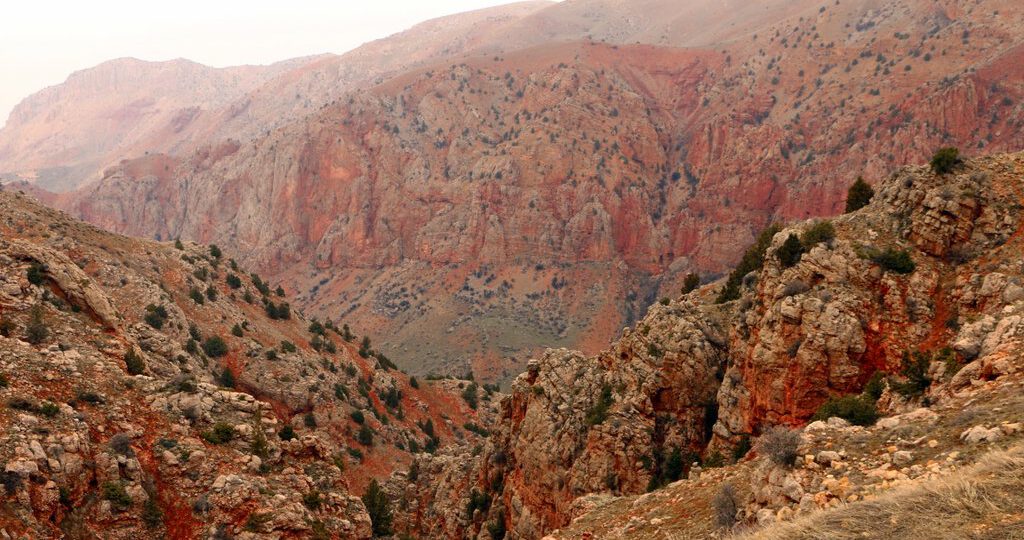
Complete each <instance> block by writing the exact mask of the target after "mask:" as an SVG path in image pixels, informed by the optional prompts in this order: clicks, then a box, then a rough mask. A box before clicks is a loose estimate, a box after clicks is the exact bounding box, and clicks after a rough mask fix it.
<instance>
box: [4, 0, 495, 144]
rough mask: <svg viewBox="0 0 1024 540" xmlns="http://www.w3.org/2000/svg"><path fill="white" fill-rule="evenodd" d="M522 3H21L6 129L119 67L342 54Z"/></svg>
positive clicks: (15, 13)
mask: <svg viewBox="0 0 1024 540" xmlns="http://www.w3.org/2000/svg"><path fill="white" fill-rule="evenodd" d="M510 1H512V0H359V1H356V0H277V1H270V0H248V1H244V2H243V1H237V0H230V1H228V0H174V1H170V2H159V3H157V2H153V1H152V0H131V1H129V0H17V1H15V0H11V1H5V2H3V4H4V5H3V7H2V8H0V126H2V125H3V124H4V123H6V122H7V116H8V114H9V113H10V111H11V109H12V108H14V106H15V105H16V104H17V103H18V102H19V101H21V100H22V99H23V98H25V97H27V96H28V95H30V94H32V93H34V92H36V91H38V90H41V89H42V88H44V87H46V86H51V85H54V84H58V83H61V82H63V81H64V79H66V78H67V76H68V75H69V74H71V72H73V71H76V70H79V69H84V68H88V67H91V66H94V65H96V64H99V63H100V62H103V61H105V60H110V59H112V58H120V57H124V56H132V57H135V58H141V59H143V60H170V59H173V58H188V59H190V60H194V61H196V62H200V63H203V64H207V65H211V66H217V67H223V66H229V65H239V64H267V63H271V62H276V61H278V60H284V59H287V58H294V57H297V56H306V55H311V54H317V53H326V52H332V53H341V52H345V51H347V50H350V49H352V48H354V47H357V46H359V45H360V44H362V43H365V42H367V41H371V40H373V39H377V38H380V37H384V36H387V35H390V34H393V33H395V32H398V31H400V30H404V29H405V28H408V27H410V26H412V25H414V24H416V23H418V22H421V21H424V20H427V19H431V18H434V17H439V16H442V15H449V14H452V13H458V12H462V11H469V10H472V9H478V8H482V7H487V6H495V5H499V4H505V3H509V2H510Z"/></svg>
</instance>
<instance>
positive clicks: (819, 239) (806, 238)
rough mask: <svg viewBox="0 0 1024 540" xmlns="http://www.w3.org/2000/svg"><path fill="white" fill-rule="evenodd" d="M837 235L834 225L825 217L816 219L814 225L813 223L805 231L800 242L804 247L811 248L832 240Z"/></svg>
mask: <svg viewBox="0 0 1024 540" xmlns="http://www.w3.org/2000/svg"><path fill="white" fill-rule="evenodd" d="M835 237H836V229H835V227H833V226H832V222H831V221H829V220H827V219H823V220H821V221H816V222H815V223H814V225H811V226H810V227H809V228H808V229H807V230H806V231H804V234H803V235H802V236H801V237H800V243H801V244H803V246H804V249H806V250H810V249H811V248H812V247H814V246H816V245H818V244H821V243H827V242H831V241H832V240H834V239H835Z"/></svg>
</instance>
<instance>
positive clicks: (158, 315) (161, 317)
mask: <svg viewBox="0 0 1024 540" xmlns="http://www.w3.org/2000/svg"><path fill="white" fill-rule="evenodd" d="M167 317H168V315H167V308H165V307H163V306H154V305H153V304H150V305H148V306H146V316H145V321H146V324H148V325H150V326H152V327H153V328H154V329H156V330H160V329H161V328H163V327H164V323H165V322H167Z"/></svg>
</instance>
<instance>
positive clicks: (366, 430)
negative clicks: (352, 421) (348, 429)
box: [356, 424, 373, 446]
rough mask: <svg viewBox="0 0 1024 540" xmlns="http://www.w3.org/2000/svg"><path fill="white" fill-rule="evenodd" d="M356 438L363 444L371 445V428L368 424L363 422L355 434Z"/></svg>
mask: <svg viewBox="0 0 1024 540" xmlns="http://www.w3.org/2000/svg"><path fill="white" fill-rule="evenodd" d="M356 440H357V441H359V444H361V445H363V446H373V430H372V429H370V426H368V425H366V424H363V425H362V427H360V428H359V433H358V434H356Z"/></svg>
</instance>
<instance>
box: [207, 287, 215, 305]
mask: <svg viewBox="0 0 1024 540" xmlns="http://www.w3.org/2000/svg"><path fill="white" fill-rule="evenodd" d="M206 298H207V299H208V300H209V301H211V302H216V301H217V289H215V288H214V287H213V285H210V286H209V287H207V288H206Z"/></svg>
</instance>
